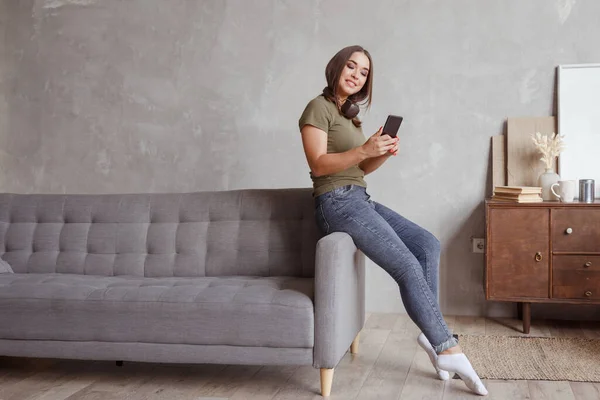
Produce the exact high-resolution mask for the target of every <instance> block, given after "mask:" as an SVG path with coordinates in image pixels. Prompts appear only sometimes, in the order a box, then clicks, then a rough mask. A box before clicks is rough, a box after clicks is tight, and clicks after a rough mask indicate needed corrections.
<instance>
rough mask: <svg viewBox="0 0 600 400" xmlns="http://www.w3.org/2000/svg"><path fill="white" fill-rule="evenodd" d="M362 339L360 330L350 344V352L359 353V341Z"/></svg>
mask: <svg viewBox="0 0 600 400" xmlns="http://www.w3.org/2000/svg"><path fill="white" fill-rule="evenodd" d="M359 341H360V332H359V333H358V334H357V335H356V337H355V338H354V341H353V342H352V344H351V345H350V353H352V354H357V353H358V342H359Z"/></svg>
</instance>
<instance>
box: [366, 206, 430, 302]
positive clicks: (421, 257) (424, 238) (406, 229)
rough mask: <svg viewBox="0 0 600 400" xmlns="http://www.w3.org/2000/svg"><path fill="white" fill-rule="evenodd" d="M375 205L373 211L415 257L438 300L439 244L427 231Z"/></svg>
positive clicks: (385, 208) (383, 207)
mask: <svg viewBox="0 0 600 400" xmlns="http://www.w3.org/2000/svg"><path fill="white" fill-rule="evenodd" d="M373 203H374V204H375V211H377V213H378V214H379V215H381V216H382V217H383V219H384V220H385V221H386V222H387V223H388V224H389V225H390V226H391V227H392V229H393V230H394V232H396V235H398V237H399V238H400V240H402V242H403V243H404V244H405V245H406V247H407V248H408V249H409V250H410V252H411V253H413V255H414V256H415V257H416V259H417V260H418V261H419V264H421V268H423V275H424V276H425V280H426V281H427V285H428V286H429V289H430V290H431V292H432V293H433V296H434V297H435V298H436V299H437V298H438V287H439V284H438V282H439V279H438V271H439V266H440V242H439V240H438V239H437V238H436V237H435V236H434V235H433V234H431V233H430V232H429V231H427V230H425V229H423V228H422V227H420V226H419V225H417V224H415V223H414V222H412V221H410V220H408V219H406V218H404V217H403V216H401V215H400V214H398V213H397V212H395V211H394V210H391V209H389V208H387V207H386V206H384V205H383V204H379V203H377V202H373Z"/></svg>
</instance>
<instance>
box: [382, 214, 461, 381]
mask: <svg viewBox="0 0 600 400" xmlns="http://www.w3.org/2000/svg"><path fill="white" fill-rule="evenodd" d="M373 203H374V204H375V211H376V212H377V213H378V214H379V215H381V216H382V217H383V219H384V220H385V221H386V222H387V223H388V224H389V225H390V226H391V227H392V229H393V230H394V232H396V235H398V237H399V238H400V240H402V242H404V244H405V245H406V247H407V248H408V249H409V250H410V252H411V253H413V255H414V256H415V258H416V259H417V260H418V261H419V264H421V268H422V269H423V275H424V276H425V280H426V281H427V285H428V286H429V289H430V290H431V292H432V293H433V296H434V298H435V299H436V300H437V298H438V271H439V262H440V242H439V240H438V239H437V238H436V237H435V236H434V235H433V234H431V233H430V232H429V231H427V230H425V229H424V228H422V227H420V226H419V225H417V224H415V223H414V222H412V221H410V220H408V219H406V218H404V217H403V216H401V215H400V214H398V213H397V212H395V211H393V210H391V209H389V208H387V207H386V206H384V205H382V204H380V203H377V202H373ZM438 304H439V302H438ZM417 343H418V344H419V346H421V348H423V350H425V352H426V353H427V355H428V356H429V360H430V361H431V364H432V365H433V367H434V368H435V372H436V373H437V376H438V378H440V379H441V380H443V381H445V380H448V379H450V374H448V371H445V370H443V369H440V368H439V366H438V356H437V353H436V351H435V349H434V348H433V347H432V346H431V343H429V340H427V337H425V335H424V334H423V333H422V332H421V334H420V335H419V336H418V338H417Z"/></svg>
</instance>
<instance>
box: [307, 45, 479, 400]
mask: <svg viewBox="0 0 600 400" xmlns="http://www.w3.org/2000/svg"><path fill="white" fill-rule="evenodd" d="M325 77H326V79H327V87H326V88H325V89H324V90H323V93H322V94H321V95H319V96H317V97H316V98H314V99H313V100H311V101H310V102H309V103H308V105H307V106H306V109H305V110H304V112H303V114H302V116H301V117H300V121H299V125H300V131H301V133H302V142H303V146H304V152H305V154H306V159H307V161H308V165H309V167H310V171H311V174H310V175H311V178H312V181H313V187H314V192H313V195H314V197H315V207H316V220H317V225H318V226H319V229H320V230H321V231H322V232H323V233H324V234H329V233H331V232H346V233H348V234H349V235H350V236H351V237H352V239H353V240H354V243H355V244H356V246H357V247H358V248H359V249H360V250H361V251H362V252H363V253H364V254H365V255H366V256H367V257H369V258H370V259H371V260H373V261H374V262H375V263H376V264H377V265H379V266H380V267H382V268H383V269H384V270H385V271H386V272H387V273H389V274H390V275H391V276H392V278H394V280H395V281H396V282H397V283H398V286H399V287H400V294H401V296H402V302H403V303H404V306H405V308H406V311H407V313H408V315H409V316H410V318H411V319H412V320H413V321H414V322H415V324H416V325H417V326H418V327H419V328H420V329H421V332H422V333H421V334H420V335H419V337H418V339H417V341H418V343H419V345H421V347H423V349H425V351H426V352H427V353H428V355H429V358H430V360H431V362H432V364H433V366H434V367H435V369H436V371H437V374H438V377H439V378H440V379H442V380H446V379H448V378H449V373H448V372H450V373H454V372H455V373H457V374H459V376H460V377H461V378H462V379H463V381H464V382H465V384H466V385H467V386H468V387H469V388H470V389H471V390H472V391H474V392H475V393H477V394H480V395H486V394H487V390H486V388H485V386H484V385H483V383H482V382H481V380H480V379H479V377H478V376H477V374H476V373H475V371H474V370H473V367H472V366H471V363H470V362H469V360H468V359H467V357H466V356H465V355H464V354H463V353H462V350H461V348H460V346H459V345H458V341H457V340H456V338H455V337H454V336H453V335H452V333H451V332H450V330H449V329H448V326H447V325H446V322H445V321H444V318H443V317H442V314H441V312H440V309H439V305H438V304H437V294H438V279H437V276H438V267H439V256H440V244H439V241H438V240H437V239H436V238H435V237H434V236H433V235H432V234H431V233H429V232H428V231H426V230H425V229H423V228H421V227H419V226H418V225H416V224H415V223H413V222H411V221H409V220H407V219H406V218H404V217H402V216H400V215H398V214H397V213H396V212H394V211H392V210H390V209H389V208H387V207H385V206H383V205H381V204H379V203H376V202H374V201H373V200H371V197H370V196H369V194H367V192H366V187H367V184H366V182H365V180H364V176H365V175H367V174H369V173H371V172H373V171H375V170H376V169H377V168H379V167H380V166H381V165H382V164H383V163H384V162H385V161H386V160H387V159H388V158H389V157H390V156H395V155H396V154H398V138H391V137H390V136H388V135H382V128H379V130H378V131H377V132H375V134H374V135H373V136H371V137H369V138H368V140H366V141H365V139H366V138H365V137H364V135H363V133H362V128H361V121H360V120H359V119H358V118H357V115H358V111H359V107H358V105H357V104H363V105H365V104H366V105H367V107H369V106H370V105H371V99H372V97H371V93H372V84H373V62H372V60H371V56H370V54H369V52H367V51H366V50H365V49H363V48H362V47H360V46H350V47H346V48H344V49H342V50H340V51H339V52H338V53H337V54H336V55H335V56H334V57H333V58H332V59H331V60H330V61H329V63H328V64H327V68H326V69H325Z"/></svg>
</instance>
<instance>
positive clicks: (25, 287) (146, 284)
mask: <svg viewBox="0 0 600 400" xmlns="http://www.w3.org/2000/svg"><path fill="white" fill-rule="evenodd" d="M313 282H314V279H313V278H296V277H249V276H225V277H190V278H182V277H167V278H144V277H132V276H108V277H107V276H93V275H74V274H18V273H16V274H2V275H0V321H2V323H1V324H0V338H1V339H29V340H32V339H33V340H72V341H112V342H140V343H181V344H203V345H212V344H214V345H233V346H267V347H300V348H309V347H313V338H314V317H313V316H314V311H313V302H312V299H313V286H314V284H313Z"/></svg>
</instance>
